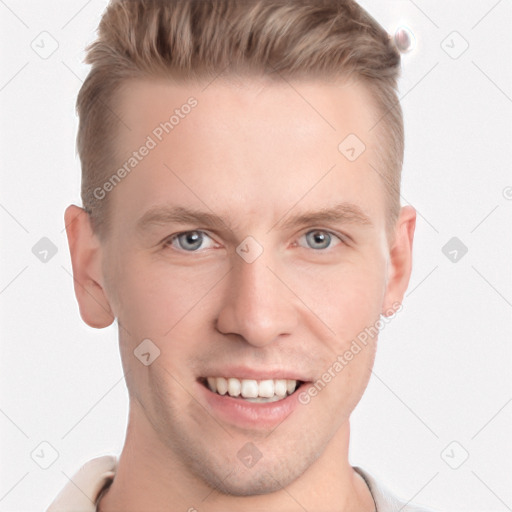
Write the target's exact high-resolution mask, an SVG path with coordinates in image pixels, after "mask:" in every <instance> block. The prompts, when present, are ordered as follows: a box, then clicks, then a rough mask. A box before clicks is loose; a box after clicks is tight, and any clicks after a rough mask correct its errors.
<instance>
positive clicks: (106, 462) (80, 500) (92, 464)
mask: <svg viewBox="0 0 512 512" xmlns="http://www.w3.org/2000/svg"><path fill="white" fill-rule="evenodd" d="M117 463H118V459H117V457H115V456H114V455H104V456H102V457H96V458H95V459H92V460H89V461H88V462H86V463H85V464H84V465H83V466H81V467H80V469H79V470H78V471H77V472H76V473H75V474H74V475H73V476H72V477H71V479H70V480H69V481H68V482H67V483H66V485H65V486H64V488H63V489H62V490H61V491H60V493H59V494H58V495H57V496H56V498H55V499H54V500H53V501H52V503H51V505H50V506H49V507H48V508H47V509H46V512H71V511H73V512H95V510H96V502H97V500H98V497H99V495H100V493H101V491H102V490H103V489H104V488H105V486H107V485H110V483H111V482H112V480H113V478H114V475H115V472H116V470H117Z"/></svg>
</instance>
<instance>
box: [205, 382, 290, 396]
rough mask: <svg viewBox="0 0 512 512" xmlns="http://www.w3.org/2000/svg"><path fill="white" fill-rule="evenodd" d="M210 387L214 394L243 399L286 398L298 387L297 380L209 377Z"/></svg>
mask: <svg viewBox="0 0 512 512" xmlns="http://www.w3.org/2000/svg"><path fill="white" fill-rule="evenodd" d="M207 382H208V387H209V388H210V390H211V391H213V392H214V393H218V394H220V395H225V394H226V393H228V394H229V395H230V396H234V397H237V396H240V395H241V396H242V397H243V398H257V397H263V398H272V397H274V396H278V397H284V396H286V394H287V393H288V394H292V393H293V392H294V391H295V388H296V387H297V381H296V380H290V379H274V380H272V379H268V380H251V379H241V380H240V379H237V378H235V377H231V378H229V379H225V378H224V377H208V378H207Z"/></svg>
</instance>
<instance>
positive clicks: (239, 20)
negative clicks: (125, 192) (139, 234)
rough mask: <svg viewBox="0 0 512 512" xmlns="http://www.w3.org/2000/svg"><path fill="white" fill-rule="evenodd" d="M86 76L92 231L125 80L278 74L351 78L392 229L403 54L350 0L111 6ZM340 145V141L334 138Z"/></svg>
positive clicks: (81, 98) (84, 142) (85, 168)
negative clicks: (371, 124)
mask: <svg viewBox="0 0 512 512" xmlns="http://www.w3.org/2000/svg"><path fill="white" fill-rule="evenodd" d="M85 62H86V63H87V64H91V65H92V67H91V69H90V72H89V74H88V76H87V78H86V80H85V82H84V84H83V86H82V88H81V90H80V92H79V94H78V99H77V105H76V107H77V113H78V115H79V129H78V136H77V151H78V153H79V156H80V161H81V165H82V190H81V195H82V201H83V206H84V209H85V210H86V211H87V212H88V213H89V215H90V217H91V222H92V225H93V229H94V230H95V232H96V234H97V235H98V236H100V237H102V236H104V235H105V234H106V232H107V231H108V221H109V215H108V201H106V200H105V199H98V198H97V197H96V196H95V194H94V190H95V189H96V187H98V186H101V185H102V184H103V183H104V182H105V180H106V179H107V178H108V173H109V169H112V166H113V165H114V159H115V155H114V141H115V136H116V134H117V133H118V132H119V127H120V123H121V122H122V121H121V120H120V118H119V117H118V116H117V115H116V113H115V101H116V93H117V92H118V91H119V89H120V87H121V86H122V85H123V83H124V82H125V81H126V80H128V79H131V78H144V77H155V76H159V77H161V76H167V77H177V78H182V79H185V80H201V79H205V80H209V79H210V80H211V79H213V78H214V77H216V76H218V75H219V74H220V73H227V74H228V75H229V74H230V73H240V72H245V73H248V74H249V75H250V74H252V73H254V74H255V75H256V74H264V75H266V76H269V77H272V76H275V77H277V78H279V77H284V78H300V77H306V78H307V77H308V76H310V77H326V78H329V77H349V76H350V77H352V78H355V79H357V80H359V81H361V82H362V83H364V84H365V85H366V86H367V87H368V89H369V91H370V93H371V94H372V96H373V98H374V99H375V104H376V106H377V112H378V114H379V117H381V118H382V122H380V123H379V126H378V127H377V131H380V133H381V136H380V140H381V142H380V144H379V150H380V159H381V164H382V169H381V170H377V169H375V170H376V171H377V172H379V174H381V176H382V178H383V182H384V185H385V187H386V190H387V192H388V198H389V210H388V212H389V216H388V225H391V226H393V225H394V223H395V221H396V219H397V217H398V213H399V210H400V179H401V169H402V161H403V152H404V133H403V118H402V110H401V107H400V103H399V101H398V97H397V81H398V76H399V71H400V54H399V52H398V50H397V48H396V46H395V45H394V43H393V41H392V39H391V38H390V37H389V35H388V34H387V32H386V31H385V30H384V29H383V28H382V27H381V26H380V25H379V24H378V23H377V22H376V21H375V20H374V19H373V18H372V17H371V16H370V15H369V14H368V13H367V12H366V11H365V10H364V9H363V8H361V7H360V6H359V5H358V4H357V3H356V2H355V1H353V0H111V2H110V4H109V5H108V7H107V9H106V11H105V12H104V14H103V16H102V19H101V22H100V24H99V28H98V38H97V40H96V41H95V42H93V43H92V44H91V45H90V46H89V47H88V48H87V55H86V59H85ZM340 142H341V141H340Z"/></svg>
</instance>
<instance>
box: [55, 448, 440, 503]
mask: <svg viewBox="0 0 512 512" xmlns="http://www.w3.org/2000/svg"><path fill="white" fill-rule="evenodd" d="M117 463H118V459H117V457H115V456H113V455H105V456H103V457H97V458H95V459H92V460H90V461H89V462H87V463H85V464H84V465H83V466H82V467H81V468H80V469H79V470H78V471H77V472H76V473H75V475H74V476H73V478H72V479H71V480H72V481H70V482H68V483H67V484H66V485H65V487H64V488H63V489H62V491H61V492H60V493H59V494H58V496H57V497H56V498H55V500H54V501H53V502H52V504H51V505H50V507H49V508H48V509H47V511H46V512H96V505H97V503H98V501H99V498H100V495H101V494H102V491H104V490H106V488H108V486H109V485H110V484H111V483H112V480H113V479H114V476H115V473H116V469H117ZM354 470H355V471H357V472H358V473H359V474H360V475H361V476H362V477H363V479H364V480H365V482H366V484H367V485H368V488H369V489H370V492H371V494H372V496H373V500H374V501H375V505H376V512H399V511H400V512H433V511H432V510H430V509H427V508H421V507H416V506H414V505H411V504H409V503H406V502H404V501H401V500H399V499H398V498H396V497H395V496H393V495H392V494H391V493H390V492H389V491H388V490H387V489H386V488H385V487H383V486H382V485H380V484H379V483H378V482H377V481H376V480H375V478H373V476H371V475H370V474H369V473H367V472H366V471H364V470H362V469H361V468H360V467H357V466H354Z"/></svg>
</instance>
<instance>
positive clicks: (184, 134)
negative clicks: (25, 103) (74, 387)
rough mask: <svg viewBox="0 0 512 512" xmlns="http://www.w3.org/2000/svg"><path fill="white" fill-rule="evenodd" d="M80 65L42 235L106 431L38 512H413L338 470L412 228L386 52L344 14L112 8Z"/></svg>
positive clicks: (265, 0)
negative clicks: (57, 245) (108, 363)
mask: <svg viewBox="0 0 512 512" xmlns="http://www.w3.org/2000/svg"><path fill="white" fill-rule="evenodd" d="M87 62H88V63H89V64H91V65H92V68H91V71H90V73H89V76H88V77H87V79H86V81H85V82H84V84H83V87H82V89H81V91H80V94H79V97H78V102H77V110H78V114H79V117H80V126H79V133H78V141H77V145H78V151H79V154H80V158H81V163H82V200H83V208H80V207H78V206H75V205H71V206H69V207H68V208H67V209H66V212H65V223H66V229H67V235H68V240H69V247H70V252H71V258H72V264H73V274H74V279H75V293H76V296H77V300H78V303H79V307H80V313H81V316H82V318H83V320H84V321H85V322H86V323H87V324H88V325H90V326H93V327H97V328H102V327H106V326H108V325H110V324H111V323H112V322H113V321H114V320H117V322H118V325H119V344H120V350H121V358H122V363H123V367H124V371H125V377H126V383H127V387H128V391H129V396H130V412H129V420H128V429H127V434H126V440H125V445H124V448H123V451H122V453H121V455H120V457H119V459H117V458H116V457H114V456H112V457H109V456H106V457H100V458H97V459H94V460H92V461H89V462H88V463H87V464H85V466H83V467H82V469H81V470H80V471H79V472H78V473H77V474H76V475H75V477H74V478H73V482H70V483H69V484H68V485H67V486H66V487H65V488H64V489H63V491H62V492H61V493H60V495H59V496H58V497H57V498H56V499H55V501H54V503H53V504H52V505H51V506H50V508H49V509H48V510H49V511H51V512H55V511H58V510H67V511H71V510H73V511H75V510H81V511H82V510H83V511H93V510H98V511H100V512H113V511H123V512H130V511H138V512H140V511H157V510H165V511H187V510H188V511H200V512H203V511H204V512H218V511H222V512H229V511H240V510H243V511H249V512H251V511H256V510H258V511H261V510H265V511H267V512H272V511H288V512H293V511H299V510H301V511H302V510H308V511H311V512H313V511H322V512H327V511H329V512H334V511H336V512H339V511H345V512H348V511H358V512H371V511H374V510H377V511H379V512H382V511H392V510H404V511H413V510H416V511H418V510H425V509H419V508H417V507H414V506H412V505H410V504H406V503H405V502H404V501H400V500H399V499H398V498H397V497H395V496H393V495H392V494H391V493H390V492H389V491H388V490H386V489H385V488H383V487H382V486H380V485H379V484H378V482H377V481H376V480H375V478H374V477H372V476H371V474H370V473H368V472H366V471H365V470H363V469H362V468H359V467H352V466H351V465H350V464H349V460H348V449H349V434H350V426H349V420H350V414H351V412H352V411H353V410H354V407H355V406H356V404H357V403H358V402H359V400H360V399H361V396H362V394H363V392H364V390H365V388H366V386H367V383H368V380H369V377H370V374H371V369H372V365H373V361H374V357H375V350H376V344H377V333H378V328H379V326H380V324H381V323H382V322H383V320H381V318H383V319H389V317H391V316H392V315H393V314H395V313H396V312H397V311H398V310H399V309H400V307H401V300H402V298H403V295H404V292H405V290H406V288H407V285H408V281H409V276H410V273H411V264H412V243H413V233H414V229H415V221H416V213H415V210H414V209H413V208H412V207H410V206H404V207H400V202H399V191H400V173H401V166H402V158H403V124H402V114H401V109H400V105H399V104H398V100H397V97H396V82H397V76H398V73H399V67H400V57H399V53H398V51H397V49H396V47H395V46H394V45H393V43H392V41H391V39H390V38H389V37H388V35H387V33H386V32H385V31H384V30H383V29H382V27H380V26H379V25H378V24H377V23H376V22H375V20H373V19H372V18H371V17H370V16H369V15H368V14H367V13H366V12H365V11H364V10H362V9H361V8H360V7H359V6H358V5H357V4H356V3H355V2H353V1H351V0H322V1H320V0H299V1H298V0H243V1H240V0H200V1H199V0H166V1H164V0H161V1H157V0H118V1H112V2H111V3H110V5H109V6H108V8H107V10H106V12H105V13H104V15H103V18H102V20H101V23H100V27H99V36H98V39H97V41H96V42H95V43H93V44H92V45H91V47H90V48H89V49H88V56H87Z"/></svg>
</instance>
